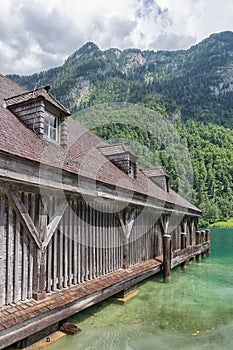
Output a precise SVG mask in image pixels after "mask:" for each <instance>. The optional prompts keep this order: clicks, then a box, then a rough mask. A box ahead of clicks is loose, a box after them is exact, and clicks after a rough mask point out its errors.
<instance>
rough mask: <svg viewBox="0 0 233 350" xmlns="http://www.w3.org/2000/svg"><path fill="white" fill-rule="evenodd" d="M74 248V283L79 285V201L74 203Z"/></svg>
mask: <svg viewBox="0 0 233 350" xmlns="http://www.w3.org/2000/svg"><path fill="white" fill-rule="evenodd" d="M72 210H73V217H72V226H73V247H74V257H73V274H74V277H73V283H74V284H77V281H78V216H77V201H76V200H74V201H73V206H72Z"/></svg>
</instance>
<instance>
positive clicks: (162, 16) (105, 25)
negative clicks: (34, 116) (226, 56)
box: [0, 0, 233, 75]
mask: <svg viewBox="0 0 233 350" xmlns="http://www.w3.org/2000/svg"><path fill="white" fill-rule="evenodd" d="M232 14H233V1H232V0H221V1H219V0H116V1H112V0H85V1H84V0H1V15H0V73H1V74H10V73H16V74H23V75H27V74H32V73H35V72H40V71H44V70H47V69H49V68H52V67H56V66H60V65H62V64H63V63H64V61H65V60H66V59H67V57H68V56H70V55H71V54H72V53H73V52H75V51H76V50H77V49H79V48H80V47H81V46H82V45H84V44H85V43H86V42H88V41H92V42H94V43H95V44H96V45H98V46H99V48H100V49H102V50H105V49H108V48H110V47H115V48H119V49H120V50H123V49H126V48H139V49H142V50H154V51H158V50H178V49H187V48H189V47H190V46H192V45H194V44H196V43H198V42H200V41H201V40H203V39H205V38H207V37H208V36H209V35H210V34H212V33H218V32H221V31H225V30H231V31H232V30H233V20H232Z"/></svg>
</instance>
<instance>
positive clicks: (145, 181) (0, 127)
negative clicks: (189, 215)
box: [0, 75, 201, 215]
mask: <svg viewBox="0 0 233 350" xmlns="http://www.w3.org/2000/svg"><path fill="white" fill-rule="evenodd" d="M23 93H25V96H26V94H30V93H31V92H26V91H25V90H24V89H23V88H21V87H20V86H18V85H17V84H16V83H14V82H12V81H11V80H9V79H8V78H6V77H4V76H3V75H0V118H1V122H0V151H1V152H4V153H6V154H9V155H14V156H17V157H20V158H21V159H27V160H29V161H33V162H38V163H40V164H44V165H47V166H49V167H55V168H59V169H61V168H62V169H63V170H65V171H67V172H69V173H72V174H75V175H82V176H84V177H86V178H89V179H93V180H95V181H98V182H100V183H102V184H106V185H111V186H117V187H121V188H122V189H127V190H130V191H133V192H134V193H138V194H141V195H144V196H149V197H151V198H155V199H158V200H161V201H163V202H166V203H170V204H173V205H177V206H180V207H183V208H185V209H188V210H191V211H194V212H195V214H197V215H201V212H200V210H199V209H198V208H196V207H195V206H193V205H192V204H191V203H189V202H188V201H187V200H185V199H184V198H182V197H181V196H180V195H179V194H177V193H176V192H174V191H173V190H170V191H169V193H167V192H165V191H163V190H162V189H161V188H160V187H159V186H157V185H156V184H155V183H154V182H153V181H151V180H150V179H149V178H148V177H147V176H146V175H145V173H143V171H141V170H139V171H138V176H137V179H131V178H129V176H127V175H126V174H125V173H124V172H123V171H121V170H120V169H118V168H117V167H116V166H115V165H114V164H112V163H111V162H110V161H109V160H108V159H107V158H106V157H105V156H104V154H102V152H101V151H100V150H99V149H98V147H100V146H102V147H103V145H104V143H103V140H101V139H100V138H99V137H97V136H96V135H94V134H93V133H92V132H90V131H89V130H88V129H86V128H85V127H84V126H82V125H81V124H80V123H79V122H77V121H75V120H73V119H72V118H71V117H68V119H67V129H68V147H67V149H66V150H64V149H63V148H62V147H59V146H57V145H54V144H53V143H49V142H46V140H44V139H43V138H40V137H38V136H37V135H36V134H35V133H34V132H33V131H32V130H30V129H28V128H26V127H25V125H23V123H21V122H20V120H19V119H18V118H17V117H16V116H15V115H14V114H13V113H12V112H11V111H10V110H9V109H7V108H6V106H4V100H5V101H11V102H12V101H13V100H12V97H14V96H19V95H21V94H23ZM14 98H16V97H14ZM53 101H54V100H53ZM59 106H60V103H59ZM60 107H61V106H60ZM63 108H64V107H63ZM64 109H65V108H64ZM106 146H107V144H106Z"/></svg>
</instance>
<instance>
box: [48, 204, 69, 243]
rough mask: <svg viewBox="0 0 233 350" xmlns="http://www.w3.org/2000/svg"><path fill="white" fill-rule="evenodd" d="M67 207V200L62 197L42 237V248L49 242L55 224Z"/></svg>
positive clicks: (55, 227) (55, 226)
mask: <svg viewBox="0 0 233 350" xmlns="http://www.w3.org/2000/svg"><path fill="white" fill-rule="evenodd" d="M67 207H68V202H67V200H66V199H64V200H63V201H62V202H61V203H60V205H59V207H58V208H57V210H56V212H55V213H54V215H53V216H52V218H51V221H50V223H49V224H48V226H47V234H46V237H45V238H44V241H43V242H42V249H43V250H45V249H46V247H47V245H48V244H49V242H50V240H51V238H52V236H53V234H54V232H55V230H56V229H57V226H58V224H59V222H60V221H61V218H62V217H63V215H64V212H65V211H66V209H67Z"/></svg>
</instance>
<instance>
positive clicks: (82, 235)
mask: <svg viewBox="0 0 233 350" xmlns="http://www.w3.org/2000/svg"><path fill="white" fill-rule="evenodd" d="M81 214H82V216H81V219H82V220H81V242H82V258H81V259H82V278H81V282H83V281H84V280H85V271H86V268H85V267H86V230H85V227H86V225H85V219H86V211H85V202H83V201H82V202H81Z"/></svg>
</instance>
